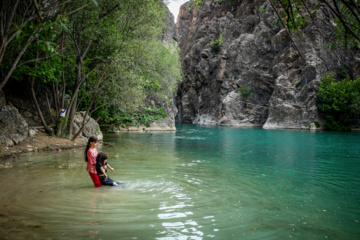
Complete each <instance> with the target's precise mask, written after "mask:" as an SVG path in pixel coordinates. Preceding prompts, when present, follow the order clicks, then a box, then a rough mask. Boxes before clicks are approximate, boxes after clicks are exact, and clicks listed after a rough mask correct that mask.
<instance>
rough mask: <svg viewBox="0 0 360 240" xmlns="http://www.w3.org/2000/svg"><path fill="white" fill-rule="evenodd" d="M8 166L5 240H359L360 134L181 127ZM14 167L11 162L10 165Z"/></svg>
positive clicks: (1, 174)
mask: <svg viewBox="0 0 360 240" xmlns="http://www.w3.org/2000/svg"><path fill="white" fill-rule="evenodd" d="M177 129H178V131H177V132H176V133H173V132H160V133H121V134H109V135H105V141H107V142H112V143H114V144H115V147H99V149H98V150H99V152H100V151H103V152H105V153H107V155H108V156H109V163H110V164H111V165H112V166H113V167H114V168H115V170H116V173H113V172H109V176H110V177H111V178H113V179H114V180H116V181H119V182H122V183H124V185H125V187H124V188H116V187H109V186H103V187H101V188H98V189H95V188H94V187H93V185H92V181H91V179H90V177H89V175H88V173H87V172H86V171H85V162H84V160H83V153H82V150H76V151H75V150H71V151H63V152H51V153H31V154H27V155H23V156H20V157H18V158H16V159H12V160H11V161H10V160H7V161H3V162H1V164H2V165H3V167H2V168H0V181H1V185H0V239H90V238H94V239H102V240H112V239H160V240H165V239H166V240H170V239H180V240H183V239H184V240H185V239H224V240H228V239H245V240H247V239H254V240H255V239H257V240H258V239H276V240H278V239H299V240H303V239H334V240H342V239H349V240H350V239H360V223H359V221H360V176H359V173H360V133H359V132H346V133H345V132H310V131H289V130H264V129H242V128H231V127H216V126H199V125H185V124H182V125H178V126H177ZM5 163H11V164H12V165H6V166H7V167H6V168H4V165H5Z"/></svg>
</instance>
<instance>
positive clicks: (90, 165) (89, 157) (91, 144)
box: [85, 136, 101, 187]
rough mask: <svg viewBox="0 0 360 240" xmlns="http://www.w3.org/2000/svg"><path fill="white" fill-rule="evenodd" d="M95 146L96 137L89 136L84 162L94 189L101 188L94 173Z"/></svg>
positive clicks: (96, 142)
mask: <svg viewBox="0 0 360 240" xmlns="http://www.w3.org/2000/svg"><path fill="white" fill-rule="evenodd" d="M97 144H98V139H97V137H94V136H91V137H90V138H89V141H88V143H87V145H86V149H85V162H87V167H86V170H87V171H88V172H89V174H90V177H91V179H92V180H93V182H94V185H95V187H101V182H100V180H99V176H98V174H97V172H96V157H97V155H98V151H97V150H96V145H97Z"/></svg>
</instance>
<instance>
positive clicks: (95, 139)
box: [85, 136, 98, 162]
mask: <svg viewBox="0 0 360 240" xmlns="http://www.w3.org/2000/svg"><path fill="white" fill-rule="evenodd" d="M91 142H98V139H97V137H94V136H91V137H90V138H89V141H88V143H87V144H86V148H85V162H87V161H88V160H89V159H88V157H87V152H88V150H89V148H90V143H91Z"/></svg>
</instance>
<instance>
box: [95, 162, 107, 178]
mask: <svg viewBox="0 0 360 240" xmlns="http://www.w3.org/2000/svg"><path fill="white" fill-rule="evenodd" d="M104 165H105V166H106V165H107V163H105V164H104ZM95 166H96V172H97V174H98V175H103V174H104V173H103V172H102V171H101V169H100V168H101V167H102V166H103V165H102V163H101V162H100V161H97V162H96V165H95ZM105 172H107V170H106V169H105Z"/></svg>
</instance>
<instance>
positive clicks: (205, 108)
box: [177, 0, 360, 129]
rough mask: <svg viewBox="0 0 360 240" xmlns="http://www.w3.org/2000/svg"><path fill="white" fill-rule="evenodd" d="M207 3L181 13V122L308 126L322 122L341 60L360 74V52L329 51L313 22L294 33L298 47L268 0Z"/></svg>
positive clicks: (350, 70)
mask: <svg viewBox="0 0 360 240" xmlns="http://www.w3.org/2000/svg"><path fill="white" fill-rule="evenodd" d="M202 2H203V3H202V5H201V6H197V7H193V8H191V9H190V11H189V10H188V8H189V3H186V4H184V5H183V6H181V9H180V13H179V16H178V22H177V30H178V37H179V47H180V49H181V56H182V61H183V73H184V81H183V82H182V83H181V85H180V86H179V90H178V94H177V107H178V109H179V113H178V116H177V120H179V121H182V122H186V123H199V124H219V125H235V126H251V127H263V128H300V129H308V128H309V126H310V125H311V124H312V123H314V122H319V123H322V122H323V120H322V119H321V117H320V116H319V113H318V111H317V108H316V105H315V97H316V91H317V88H318V86H319V81H320V80H321V77H322V76H323V75H324V74H325V73H327V72H330V71H335V72H336V70H337V69H338V68H339V67H341V66H346V67H347V70H348V72H349V73H350V74H354V75H358V74H360V54H359V52H353V51H346V50H344V49H336V50H333V51H332V52H329V50H328V49H329V47H328V43H327V42H324V40H323V38H321V37H320V34H319V32H318V31H317V30H316V28H315V27H314V26H307V27H306V28H305V29H304V32H305V34H306V37H305V38H303V39H300V38H299V37H298V36H294V37H293V39H294V40H295V42H296V45H297V46H298V48H299V50H300V53H299V52H298V51H297V50H296V49H295V48H294V45H293V44H292V43H291V41H290V38H289V37H288V35H287V34H286V31H285V30H284V29H282V28H281V27H280V25H278V24H276V17H275V16H276V15H275V13H274V12H273V10H272V8H271V6H270V4H269V2H268V1H265V0H255V1H252V0H248V1H231V2H229V1H214V0H205V1H202ZM260 6H262V7H263V9H265V12H263V13H260V12H259V8H260Z"/></svg>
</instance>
